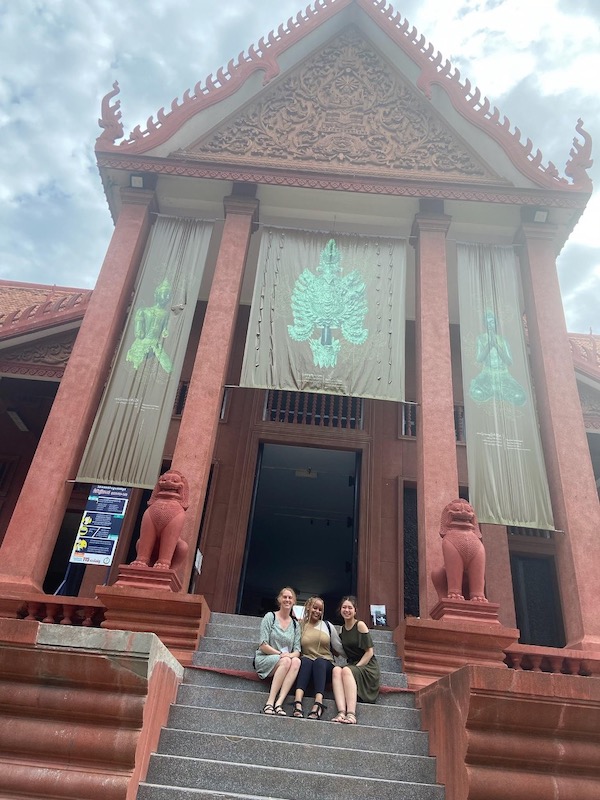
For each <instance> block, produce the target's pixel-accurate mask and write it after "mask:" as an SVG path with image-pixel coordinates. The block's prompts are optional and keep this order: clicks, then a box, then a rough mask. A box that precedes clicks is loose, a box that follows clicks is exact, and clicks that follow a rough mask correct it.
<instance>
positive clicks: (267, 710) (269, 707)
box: [262, 703, 275, 717]
mask: <svg viewBox="0 0 600 800" xmlns="http://www.w3.org/2000/svg"><path fill="white" fill-rule="evenodd" d="M262 713H263V714H266V715H267V717H273V716H274V715H275V709H274V708H273V706H272V704H271V703H267V705H266V706H265V707H264V708H263V710H262Z"/></svg>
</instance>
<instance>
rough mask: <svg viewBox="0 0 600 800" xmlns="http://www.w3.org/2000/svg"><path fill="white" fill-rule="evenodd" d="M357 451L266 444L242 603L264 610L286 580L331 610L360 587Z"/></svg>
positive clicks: (243, 608) (252, 610)
mask: <svg viewBox="0 0 600 800" xmlns="http://www.w3.org/2000/svg"><path fill="white" fill-rule="evenodd" d="M359 461H360V454H358V453H355V452H348V451H342V450H323V449H321V448H316V447H291V446H287V445H276V444H264V445H261V448H260V451H259V456H258V463H257V469H256V479H255V487H254V502H253V508H252V513H251V516H250V521H249V525H248V537H247V542H246V554H245V562H244V570H243V573H242V580H241V582H240V595H239V601H238V611H239V612H240V613H242V614H258V615H260V614H264V613H266V611H268V610H270V609H272V608H274V606H275V598H276V595H277V593H278V592H279V589H280V588H281V587H282V586H286V585H289V586H292V587H293V588H294V589H295V590H296V592H297V594H298V602H299V603H303V602H304V600H305V599H306V598H308V597H310V596H311V595H315V594H317V595H320V596H321V597H322V598H323V600H324V601H325V615H326V617H328V618H330V617H334V616H335V608H336V605H337V603H338V601H339V600H340V598H341V597H342V596H343V595H344V594H349V593H351V592H353V591H354V590H355V587H356V541H357V512H358V500H357V498H358V476H359V474H360V468H359Z"/></svg>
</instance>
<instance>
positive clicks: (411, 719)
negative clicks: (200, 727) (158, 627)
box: [177, 684, 421, 730]
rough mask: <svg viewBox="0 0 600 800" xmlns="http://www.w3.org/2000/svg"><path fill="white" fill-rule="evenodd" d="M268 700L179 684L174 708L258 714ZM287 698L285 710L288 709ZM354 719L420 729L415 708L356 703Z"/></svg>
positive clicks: (332, 713) (327, 714)
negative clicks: (178, 706) (224, 710)
mask: <svg viewBox="0 0 600 800" xmlns="http://www.w3.org/2000/svg"><path fill="white" fill-rule="evenodd" d="M266 699H267V693H266V692H261V691H241V690H238V689H224V688H215V687H212V686H192V685H190V684H182V685H181V686H180V687H179V691H178V693H177V705H185V706H195V707H196V708H213V709H225V708H227V709H230V710H232V711H246V712H249V713H257V712H259V711H261V709H262V708H263V706H264V704H265V702H266ZM291 700H292V697H291V696H290V697H289V698H288V701H287V704H286V706H285V710H286V711H288V710H291V706H290V705H289V702H291ZM326 705H327V706H328V708H327V711H326V712H325V714H324V716H323V719H331V718H332V717H334V716H335V704H334V703H333V700H331V701H329V700H327V701H326ZM357 716H358V719H359V722H360V724H364V725H373V726H378V727H383V728H401V729H402V730H420V727H421V725H420V712H419V711H417V709H415V708H403V707H401V706H391V705H384V704H380V703H379V702H377V703H375V704H373V705H371V704H370V703H359V704H358V706H357Z"/></svg>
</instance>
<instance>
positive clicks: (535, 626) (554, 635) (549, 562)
mask: <svg viewBox="0 0 600 800" xmlns="http://www.w3.org/2000/svg"><path fill="white" fill-rule="evenodd" d="M510 567H511V571H512V580H513V590H514V596H515V611H516V615H517V627H518V628H519V630H520V631H521V638H520V639H519V642H520V643H521V644H535V645H538V646H541V647H564V646H565V635H564V631H563V625H562V613H561V609H560V601H559V597H558V581H557V579H556V569H555V566H554V559H553V558H552V556H534V555H531V554H527V555H525V554H523V555H522V554H520V553H512V554H511V557H510Z"/></svg>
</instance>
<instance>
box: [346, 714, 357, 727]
mask: <svg viewBox="0 0 600 800" xmlns="http://www.w3.org/2000/svg"><path fill="white" fill-rule="evenodd" d="M344 722H345V723H346V725H356V724H357V722H356V714H353V713H352V712H351V711H348V712H347V714H346V719H345V720H344Z"/></svg>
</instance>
